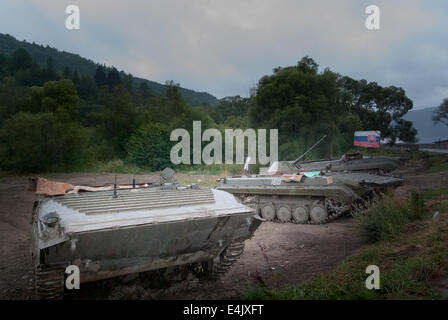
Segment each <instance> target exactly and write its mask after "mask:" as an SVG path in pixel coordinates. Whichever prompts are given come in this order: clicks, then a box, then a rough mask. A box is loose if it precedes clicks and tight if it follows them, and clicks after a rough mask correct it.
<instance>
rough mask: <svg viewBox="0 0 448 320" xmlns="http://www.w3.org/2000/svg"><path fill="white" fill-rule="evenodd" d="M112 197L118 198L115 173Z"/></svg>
mask: <svg viewBox="0 0 448 320" xmlns="http://www.w3.org/2000/svg"><path fill="white" fill-rule="evenodd" d="M112 198H113V199H116V198H118V195H117V175H115V182H114V195H113V196H112Z"/></svg>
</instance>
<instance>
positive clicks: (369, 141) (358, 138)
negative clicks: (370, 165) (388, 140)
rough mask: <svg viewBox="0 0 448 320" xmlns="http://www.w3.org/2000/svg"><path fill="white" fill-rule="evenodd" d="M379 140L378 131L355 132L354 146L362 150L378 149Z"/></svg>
mask: <svg viewBox="0 0 448 320" xmlns="http://www.w3.org/2000/svg"><path fill="white" fill-rule="evenodd" d="M380 138H381V132H380V131H356V132H355V146H357V147H364V148H379V147H380Z"/></svg>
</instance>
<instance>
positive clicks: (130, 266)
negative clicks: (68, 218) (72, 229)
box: [40, 213, 261, 282]
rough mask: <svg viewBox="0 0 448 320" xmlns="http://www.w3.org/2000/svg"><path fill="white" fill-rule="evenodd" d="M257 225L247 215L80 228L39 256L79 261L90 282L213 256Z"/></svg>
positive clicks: (55, 260) (54, 261)
mask: <svg viewBox="0 0 448 320" xmlns="http://www.w3.org/2000/svg"><path fill="white" fill-rule="evenodd" d="M260 223H261V220H259V219H256V218H254V217H253V213H246V214H240V215H238V216H222V217H218V218H205V219H195V220H189V221H182V222H168V223H162V224H151V225H143V226H138V227H126V228H121V229H115V230H114V229H111V230H103V231H100V232H83V233H79V234H73V235H72V236H71V239H70V240H69V241H66V242H63V243H61V244H58V245H56V246H52V247H49V248H47V249H43V250H41V252H40V255H41V261H42V262H44V263H45V264H50V265H51V264H64V263H66V264H75V265H78V266H79V267H80V271H81V282H89V281H95V280H99V279H104V278H110V277H115V276H118V275H124V274H129V273H135V272H142V271H148V270H155V269H160V268H166V267H172V266H176V265H184V264H190V263H196V262H200V261H207V260H211V259H213V258H214V257H216V256H218V255H219V254H220V252H221V251H222V250H224V249H225V248H226V247H227V246H228V245H229V244H230V243H231V242H232V241H238V240H241V241H244V240H245V239H247V238H250V237H251V236H252V234H253V232H254V231H255V230H256V228H257V227H258V226H259V224H260ZM72 242H75V248H74V249H73V250H72Z"/></svg>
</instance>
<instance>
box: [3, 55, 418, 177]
mask: <svg viewBox="0 0 448 320" xmlns="http://www.w3.org/2000/svg"><path fill="white" fill-rule="evenodd" d="M41 59H46V63H45V64H44V66H41V65H40V64H39V63H37V62H36V61H35V59H33V57H32V55H31V54H30V53H29V52H28V51H27V49H26V48H18V49H16V50H15V51H14V52H13V53H12V54H10V55H5V54H0V168H1V169H2V170H4V171H12V172H42V171H56V170H57V171H73V170H87V169H89V168H93V170H95V169H94V168H97V167H98V164H102V163H107V162H108V161H113V160H117V159H120V160H122V161H124V162H125V163H128V164H131V165H134V166H138V167H141V168H144V169H145V170H159V169H162V168H163V167H165V166H167V165H171V163H170V160H169V152H170V149H171V146H172V145H173V143H172V142H170V141H169V136H170V132H171V130H173V129H175V128H185V129H187V130H190V131H191V128H192V123H193V121H194V120H200V121H202V130H205V129H207V128H211V127H213V128H217V129H219V130H221V131H223V130H224V128H242V129H245V128H254V129H258V128H265V129H270V128H277V129H278V130H279V153H280V154H279V157H280V159H293V158H295V157H296V156H297V154H299V153H301V152H303V151H304V150H305V149H306V148H308V147H309V146H310V145H312V144H313V143H314V142H315V140H316V139H317V138H318V137H320V136H321V135H322V134H327V135H328V138H327V140H326V144H324V145H322V146H321V147H320V148H317V149H316V150H315V151H313V154H312V156H314V157H330V156H336V155H339V154H341V153H343V152H345V151H347V150H348V149H350V148H351V147H352V144H353V132H354V131H355V130H381V132H382V135H383V137H390V138H392V139H397V138H398V139H401V140H404V141H413V140H414V139H415V135H416V130H415V129H413V128H412V124H411V123H410V122H408V121H405V120H403V119H402V117H403V115H404V114H406V112H407V111H408V110H410V109H411V108H412V101H411V100H410V99H409V98H407V97H406V95H405V92H404V90H402V89H401V88H396V87H387V88H384V87H381V86H380V85H378V84H377V83H374V82H368V81H366V80H360V81H358V80H354V79H351V78H349V77H345V76H342V75H340V74H338V73H335V72H333V71H331V70H330V69H328V68H327V69H325V70H324V71H322V72H319V70H318V65H317V63H316V62H315V61H314V60H313V59H311V58H309V57H305V58H303V59H301V60H300V61H299V62H298V64H297V65H295V66H290V67H285V68H276V69H275V70H274V72H273V74H271V75H266V76H264V77H262V78H261V79H260V81H259V82H258V84H257V87H256V88H254V90H253V94H252V96H251V97H248V98H243V97H239V96H234V97H226V98H224V99H221V100H220V101H219V103H218V105H216V106H200V107H192V106H191V105H190V104H188V103H187V102H186V100H185V99H184V98H183V97H182V95H181V89H180V88H179V86H178V85H177V84H176V83H175V82H173V81H171V82H168V83H167V84H166V91H165V92H164V94H163V95H161V94H158V93H156V92H155V91H154V90H152V89H151V88H150V87H149V86H148V85H147V83H146V82H138V81H135V79H134V78H133V77H132V76H130V75H129V74H124V73H120V72H118V71H117V70H116V69H115V68H113V67H112V68H105V67H104V66H101V65H97V66H96V67H95V70H94V72H93V74H92V75H88V74H81V72H78V70H77V69H76V68H74V66H73V65H70V64H69V65H65V66H64V67H63V68H62V71H60V70H61V66H59V68H56V64H55V60H54V58H53V57H52V56H51V55H50V56H47V57H46V58H45V57H41ZM223 150H224V148H223Z"/></svg>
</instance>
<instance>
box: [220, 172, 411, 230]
mask: <svg viewBox="0 0 448 320" xmlns="http://www.w3.org/2000/svg"><path fill="white" fill-rule="evenodd" d="M402 182H403V179H399V178H394V177H387V176H378V175H374V174H368V173H323V174H322V172H308V173H303V174H293V175H282V176H269V175H258V176H255V175H254V176H241V177H226V178H221V179H220V180H219V181H218V186H217V188H218V189H219V190H224V191H228V192H230V193H232V194H234V195H235V196H237V197H238V198H239V199H240V200H241V201H242V203H245V204H248V205H250V206H252V207H253V208H254V209H255V210H256V212H257V213H258V214H259V215H260V216H261V217H262V218H264V219H266V220H270V221H278V222H293V223H302V224H303V223H310V224H321V223H326V222H329V221H331V220H333V219H335V218H337V217H339V216H341V215H343V214H346V213H350V212H351V210H353V208H354V207H356V206H357V205H358V204H360V203H362V202H363V201H364V200H366V199H369V198H370V197H372V196H373V195H374V194H375V192H380V191H383V190H385V189H386V188H391V187H396V186H397V185H399V184H401V183H402Z"/></svg>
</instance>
